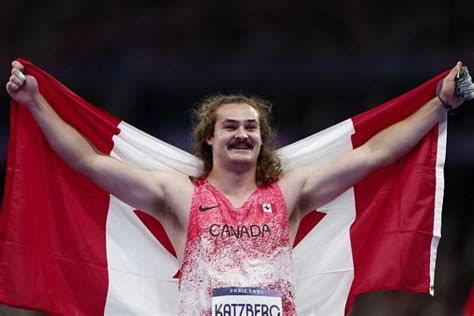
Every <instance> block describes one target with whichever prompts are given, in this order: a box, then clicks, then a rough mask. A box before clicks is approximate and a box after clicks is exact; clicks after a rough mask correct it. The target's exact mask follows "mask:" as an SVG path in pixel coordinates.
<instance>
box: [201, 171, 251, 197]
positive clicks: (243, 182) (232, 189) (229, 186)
mask: <svg viewBox="0 0 474 316" xmlns="http://www.w3.org/2000/svg"><path fill="white" fill-rule="evenodd" d="M255 172H256V170H255V168H249V169H248V170H238V171H237V170H235V171H234V170H228V169H224V168H219V167H214V168H213V169H212V170H211V172H210V173H209V176H208V181H209V182H210V183H211V184H212V185H214V186H215V187H216V188H218V189H219V191H221V193H223V194H224V195H227V196H246V195H249V194H250V193H252V192H253V191H255V189H256V188H257V182H256V180H255Z"/></svg>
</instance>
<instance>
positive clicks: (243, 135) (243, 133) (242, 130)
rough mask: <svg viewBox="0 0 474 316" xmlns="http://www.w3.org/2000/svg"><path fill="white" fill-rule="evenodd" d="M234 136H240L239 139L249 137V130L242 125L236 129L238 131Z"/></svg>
mask: <svg viewBox="0 0 474 316" xmlns="http://www.w3.org/2000/svg"><path fill="white" fill-rule="evenodd" d="M234 137H235V138H238V139H247V138H248V137H249V136H248V134H247V131H246V130H245V128H244V127H243V126H241V127H239V128H238V129H237V130H236V133H235V135H234Z"/></svg>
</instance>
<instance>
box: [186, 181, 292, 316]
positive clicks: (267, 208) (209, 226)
mask: <svg viewBox="0 0 474 316" xmlns="http://www.w3.org/2000/svg"><path fill="white" fill-rule="evenodd" d="M292 269H293V268H292V260H291V247H290V236H289V231H288V213H287V209H286V204H285V200H284V198H283V195H282V193H281V191H280V188H279V187H278V185H277V184H276V183H274V184H272V185H269V186H267V187H262V188H258V189H257V190H256V191H255V192H254V193H253V194H252V195H251V196H250V197H249V198H248V199H247V200H246V201H245V202H244V204H243V205H242V206H241V207H240V208H238V209H237V208H235V207H233V206H232V204H231V203H230V201H229V200H228V199H227V198H226V197H225V196H224V195H223V194H222V193H220V192H219V191H218V190H217V189H216V188H215V187H214V186H212V185H211V184H210V183H209V182H208V181H207V180H199V181H196V183H195V189H194V193H193V200H192V205H191V211H190V218H189V227H188V234H187V241H186V246H185V251H184V260H183V265H182V268H181V272H182V275H181V279H180V306H179V314H180V315H211V295H212V290H213V289H215V288H222V287H233V286H235V287H257V288H267V289H275V290H277V291H278V292H279V293H280V295H281V297H282V304H283V310H284V315H294V314H296V312H295V303H294V302H295V299H294V293H295V290H294V282H293V270H292Z"/></svg>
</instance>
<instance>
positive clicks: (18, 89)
mask: <svg viewBox="0 0 474 316" xmlns="http://www.w3.org/2000/svg"><path fill="white" fill-rule="evenodd" d="M24 73H25V67H24V66H23V65H22V64H21V63H20V62H19V61H16V60H15V61H13V62H12V72H11V74H12V75H11V77H10V79H9V80H8V82H7V85H6V88H7V92H8V94H10V96H11V97H12V98H13V99H14V100H15V101H17V102H18V103H21V104H24V105H27V106H31V105H32V104H34V102H35V99H36V98H37V97H38V96H39V90H38V82H37V81H36V79H35V77H33V76H29V75H25V74H24Z"/></svg>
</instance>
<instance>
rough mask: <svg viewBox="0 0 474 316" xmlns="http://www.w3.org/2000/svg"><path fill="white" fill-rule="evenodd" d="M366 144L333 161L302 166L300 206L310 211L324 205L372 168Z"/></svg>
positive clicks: (355, 182)
mask: <svg viewBox="0 0 474 316" xmlns="http://www.w3.org/2000/svg"><path fill="white" fill-rule="evenodd" d="M372 165H373V164H372V163H371V157H370V154H369V153H368V151H367V149H366V148H362V147H361V148H358V149H354V150H351V151H349V152H346V153H344V154H343V155H341V156H340V157H338V158H336V159H335V160H333V161H330V162H326V163H323V164H321V165H317V166H307V167H303V168H302V169H301V170H299V172H300V174H301V177H302V178H303V180H302V181H303V185H302V189H301V195H300V200H299V201H298V202H299V203H298V205H299V206H300V207H299V209H302V210H306V211H311V210H312V209H315V208H317V207H320V206H321V205H324V204H326V203H328V202H330V201H332V200H334V199H335V198H337V197H338V196H339V195H341V194H342V193H344V192H345V191H346V190H347V189H349V188H350V187H352V186H354V185H355V184H357V183H358V182H359V181H361V180H362V179H363V178H364V177H365V176H367V174H369V173H370V172H371V170H372Z"/></svg>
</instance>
